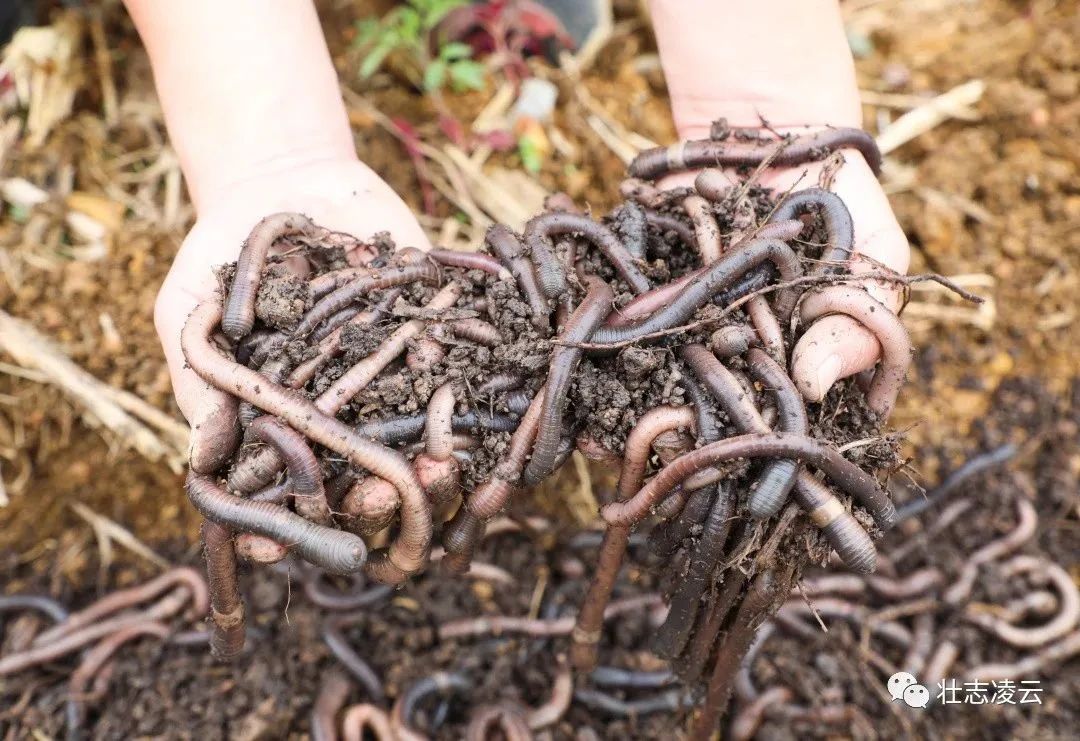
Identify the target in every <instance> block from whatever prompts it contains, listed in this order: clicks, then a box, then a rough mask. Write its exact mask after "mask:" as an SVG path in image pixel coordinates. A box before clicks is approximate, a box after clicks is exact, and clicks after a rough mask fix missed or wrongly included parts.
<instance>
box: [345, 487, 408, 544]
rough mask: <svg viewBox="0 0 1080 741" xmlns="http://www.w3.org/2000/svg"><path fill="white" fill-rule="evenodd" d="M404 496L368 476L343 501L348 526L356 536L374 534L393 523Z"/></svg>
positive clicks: (351, 489)
mask: <svg viewBox="0 0 1080 741" xmlns="http://www.w3.org/2000/svg"><path fill="white" fill-rule="evenodd" d="M400 506H401V496H400V494H398V491H397V489H395V488H394V486H393V484H391V483H390V482H389V481H387V480H386V479H381V478H379V477H378V476H365V477H364V478H362V479H360V480H358V481H357V482H356V483H354V484H353V485H352V486H351V487H350V488H349V491H348V492H347V493H346V494H345V497H344V498H343V499H342V500H341V506H340V511H341V515H342V516H343V517H344V518H347V522H346V525H347V527H348V529H349V530H351V531H353V532H355V533H356V534H357V535H374V534H375V533H377V532H380V531H381V530H383V529H385V528H386V527H387V526H388V525H389V524H390V523H391V522H393V521H394V515H396V514H397V511H398V508H399V507H400Z"/></svg>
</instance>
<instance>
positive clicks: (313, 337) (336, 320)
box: [308, 304, 373, 345]
mask: <svg viewBox="0 0 1080 741" xmlns="http://www.w3.org/2000/svg"><path fill="white" fill-rule="evenodd" d="M372 313H373V312H370V311H364V310H363V309H362V308H361V307H359V306H357V305H355V304H354V305H352V306H346V307H345V308H344V309H342V310H340V311H335V312H334V313H333V314H331V315H330V316H328V317H326V320H325V321H324V322H323V323H322V324H321V325H319V326H318V327H317V328H316V329H315V330H314V331H313V332H312V333H311V334H310V335H308V340H310V341H311V342H318V343H319V344H320V345H321V344H322V341H323V340H325V339H326V338H327V337H329V336H330V335H332V334H335V333H338V332H337V331H338V329H340V328H341V327H342V326H344V325H345V324H348V323H349V321H351V320H352V319H354V318H355V317H357V316H359V315H360V314H363V315H364V319H367V318H369V317H371V315H372ZM338 334H339V335H340V333H338Z"/></svg>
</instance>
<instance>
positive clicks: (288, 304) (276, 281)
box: [255, 265, 312, 330]
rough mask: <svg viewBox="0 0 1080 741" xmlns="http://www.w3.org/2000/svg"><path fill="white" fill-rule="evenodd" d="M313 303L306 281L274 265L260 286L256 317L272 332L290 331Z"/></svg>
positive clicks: (266, 273)
mask: <svg viewBox="0 0 1080 741" xmlns="http://www.w3.org/2000/svg"><path fill="white" fill-rule="evenodd" d="M311 301H312V299H311V289H310V288H309V287H308V283H307V281H306V280H304V279H303V278H301V277H300V276H298V275H296V274H295V273H293V272H292V271H290V270H288V269H286V268H285V267H284V266H280V265H273V266H271V267H270V268H268V269H267V270H266V272H265V273H263V278H262V281H261V282H260V283H259V293H258V297H257V298H256V301H255V316H256V317H257V318H258V319H259V320H260V321H262V322H263V323H264V324H267V325H269V326H270V327H271V328H273V329H281V330H291V329H293V328H294V327H295V326H296V325H297V324H298V323H299V322H300V318H301V317H302V316H303V315H304V312H306V311H307V310H308V309H310V308H311Z"/></svg>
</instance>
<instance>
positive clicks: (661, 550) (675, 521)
mask: <svg viewBox="0 0 1080 741" xmlns="http://www.w3.org/2000/svg"><path fill="white" fill-rule="evenodd" d="M721 486H722V484H721ZM721 495H722V496H731V493H730V491H727V490H725V491H724V492H722V494H721ZM716 496H717V487H715V486H704V487H702V488H700V489H696V490H695V491H693V492H691V493H690V496H689V497H687V499H686V504H685V505H683V506H682V507H681V508H680V509H679V512H678V513H677V514H675V515H674V516H672V517H671V518H669V521H668V522H662V523H660V524H658V525H657V526H656V527H654V528H653V529H652V532H650V533H649V541H648V542H649V550H651V551H652V553H653V555H654V556H656V557H657V558H670V557H671V556H672V555H674V554H675V552H676V551H677V550H678V549H679V546H681V545H682V543H683V541H684V540H686V539H687V538H688V537H690V533H691V530H693V529H694V528H695V527H697V526H698V525H700V524H701V523H702V521H703V520H704V519H705V517H706V515H708V514H709V512H710V511H711V510H712V507H713V502H714V501H715V498H716ZM672 499H673V498H668V499H666V500H664V501H665V502H670V501H672ZM654 514H657V517H658V518H659V517H660V515H659V514H658V513H654ZM665 514H666V513H665ZM661 519H663V518H661Z"/></svg>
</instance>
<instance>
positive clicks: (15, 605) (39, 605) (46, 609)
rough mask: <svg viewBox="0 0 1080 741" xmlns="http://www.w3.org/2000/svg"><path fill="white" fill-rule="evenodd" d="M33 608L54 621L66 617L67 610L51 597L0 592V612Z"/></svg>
mask: <svg viewBox="0 0 1080 741" xmlns="http://www.w3.org/2000/svg"><path fill="white" fill-rule="evenodd" d="M22 610H34V611H36V612H40V613H43V614H44V615H46V616H47V617H48V618H49V619H50V620H52V621H53V622H54V623H62V622H63V621H65V620H67V619H68V615H69V613H68V611H67V608H65V607H64V606H63V605H61V604H60V603H59V602H57V601H56V600H54V599H53V598H52V597H43V596H41V595H37V594H0V612H15V611H22Z"/></svg>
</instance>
